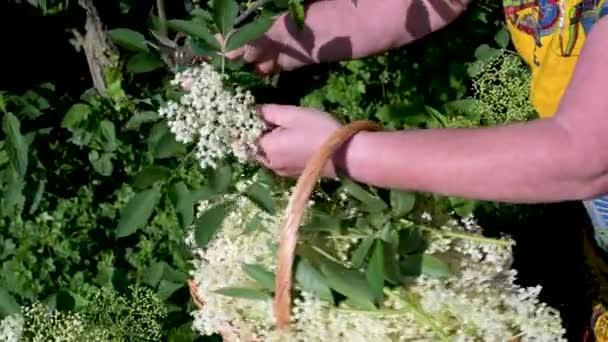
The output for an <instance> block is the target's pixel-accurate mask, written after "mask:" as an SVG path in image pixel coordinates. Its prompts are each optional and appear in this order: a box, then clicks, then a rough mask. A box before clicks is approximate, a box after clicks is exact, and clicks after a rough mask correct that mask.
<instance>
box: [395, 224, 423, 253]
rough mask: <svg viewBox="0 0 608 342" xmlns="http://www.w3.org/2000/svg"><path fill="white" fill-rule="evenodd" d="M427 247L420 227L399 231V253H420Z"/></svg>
mask: <svg viewBox="0 0 608 342" xmlns="http://www.w3.org/2000/svg"><path fill="white" fill-rule="evenodd" d="M425 248H426V242H425V240H424V238H423V236H422V234H421V233H420V230H419V229H415V228H411V229H403V230H400V231H399V246H398V251H399V254H401V255H407V254H413V253H420V252H421V251H423V250H424V249H425Z"/></svg>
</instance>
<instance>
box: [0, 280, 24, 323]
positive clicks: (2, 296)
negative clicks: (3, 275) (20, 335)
mask: <svg viewBox="0 0 608 342" xmlns="http://www.w3.org/2000/svg"><path fill="white" fill-rule="evenodd" d="M20 311H21V306H20V305H19V303H17V301H16V300H15V298H13V296H11V294H10V293H8V291H7V290H6V289H4V288H1V287H0V314H1V315H2V316H8V315H12V314H16V313H19V312H20Z"/></svg>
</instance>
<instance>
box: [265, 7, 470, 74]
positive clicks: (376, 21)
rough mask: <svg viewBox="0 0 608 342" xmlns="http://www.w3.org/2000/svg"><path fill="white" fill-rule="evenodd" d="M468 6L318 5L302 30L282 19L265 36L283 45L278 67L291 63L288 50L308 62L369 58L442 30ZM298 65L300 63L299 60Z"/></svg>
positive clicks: (292, 57)
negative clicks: (283, 49) (300, 55)
mask: <svg viewBox="0 0 608 342" xmlns="http://www.w3.org/2000/svg"><path fill="white" fill-rule="evenodd" d="M468 1H469V0H461V1H454V2H451V1H444V0H382V1H378V0H359V1H358V4H357V6H355V5H354V4H353V3H352V0H324V1H318V2H315V3H312V4H311V5H309V6H308V8H307V12H306V27H305V28H304V29H303V30H297V29H296V28H295V25H294V23H293V22H292V21H291V20H290V19H289V16H288V15H287V14H285V15H283V16H282V17H281V18H280V19H279V20H278V21H277V23H276V24H275V26H274V27H273V28H272V29H271V31H270V32H269V34H268V35H269V38H270V39H272V40H276V41H279V42H281V44H283V45H285V53H283V54H282V55H281V56H280V57H279V58H280V59H283V61H281V62H280V64H282V65H290V66H292V65H293V66H295V65H296V64H305V63H304V62H302V61H300V62H299V63H297V62H294V61H292V60H290V59H294V56H293V54H290V53H289V52H288V51H289V50H291V49H293V50H296V51H297V53H299V54H302V55H305V56H307V57H308V58H309V60H308V61H309V62H313V61H314V62H317V63H319V62H331V61H337V60H346V59H352V58H360V57H364V56H369V55H373V54H376V53H380V52H383V51H386V50H389V49H393V48H396V47H399V46H402V45H405V44H407V43H409V42H411V41H414V40H416V39H419V38H421V37H423V36H425V35H427V34H428V33H430V32H433V31H436V30H438V29H440V28H443V27H444V26H446V25H447V24H448V23H450V22H451V21H452V20H454V19H455V18H456V17H457V16H458V15H460V14H461V13H462V12H463V11H464V9H465V7H466V4H467V3H468ZM300 60H301V58H300Z"/></svg>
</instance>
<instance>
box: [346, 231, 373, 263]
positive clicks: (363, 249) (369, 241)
mask: <svg viewBox="0 0 608 342" xmlns="http://www.w3.org/2000/svg"><path fill="white" fill-rule="evenodd" d="M373 244H374V238H372V237H366V238H364V239H363V241H361V243H360V244H359V246H357V249H355V252H354V253H353V256H352V260H351V263H352V265H353V267H354V268H360V267H361V266H363V262H364V261H365V258H366V257H367V255H368V254H369V250H370V249H371V248H372V245H373Z"/></svg>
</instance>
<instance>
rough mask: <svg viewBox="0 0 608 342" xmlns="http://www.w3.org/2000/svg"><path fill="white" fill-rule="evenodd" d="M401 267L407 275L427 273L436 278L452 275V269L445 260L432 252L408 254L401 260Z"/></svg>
mask: <svg viewBox="0 0 608 342" xmlns="http://www.w3.org/2000/svg"><path fill="white" fill-rule="evenodd" d="M400 269H401V272H403V274H404V275H407V276H419V275H420V274H425V275H428V276H431V277H435V278H446V277H449V276H451V275H452V270H451V269H450V267H449V266H448V265H447V264H446V263H445V262H443V261H442V260H441V259H439V258H437V257H436V256H434V255H430V254H414V255H410V256H407V257H405V258H404V259H403V261H401V263H400Z"/></svg>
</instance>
